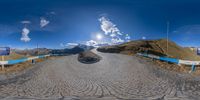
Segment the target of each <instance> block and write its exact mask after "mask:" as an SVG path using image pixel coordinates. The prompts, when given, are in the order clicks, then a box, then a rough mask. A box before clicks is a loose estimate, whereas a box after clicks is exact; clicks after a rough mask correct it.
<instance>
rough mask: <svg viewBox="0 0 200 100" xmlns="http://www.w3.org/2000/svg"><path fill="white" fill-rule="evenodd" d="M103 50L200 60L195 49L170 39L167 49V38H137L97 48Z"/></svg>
mask: <svg viewBox="0 0 200 100" xmlns="http://www.w3.org/2000/svg"><path fill="white" fill-rule="evenodd" d="M97 50H98V51H101V52H108V53H122V54H128V55H132V54H136V53H139V52H142V53H145V52H147V53H149V54H154V55H158V56H168V57H173V58H179V59H185V60H200V57H199V56H197V55H196V54H195V53H194V52H193V51H191V50H190V49H188V48H183V47H181V46H179V45H177V44H176V43H174V42H172V41H169V42H168V50H167V40H166V39H159V40H137V41H131V42H127V43H124V44H120V45H115V46H105V47H100V48H98V49H97Z"/></svg>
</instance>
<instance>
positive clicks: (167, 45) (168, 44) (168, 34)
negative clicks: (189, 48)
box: [167, 21, 169, 54]
mask: <svg viewBox="0 0 200 100" xmlns="http://www.w3.org/2000/svg"><path fill="white" fill-rule="evenodd" d="M168 48H169V21H167V54H168Z"/></svg>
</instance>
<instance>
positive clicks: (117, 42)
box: [111, 38, 124, 44]
mask: <svg viewBox="0 0 200 100" xmlns="http://www.w3.org/2000/svg"><path fill="white" fill-rule="evenodd" d="M111 41H112V43H114V44H119V43H123V42H124V40H122V39H121V38H112V39H111Z"/></svg>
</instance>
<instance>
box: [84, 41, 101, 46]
mask: <svg viewBox="0 0 200 100" xmlns="http://www.w3.org/2000/svg"><path fill="white" fill-rule="evenodd" d="M86 45H87V46H94V47H96V46H98V43H97V42H96V41H94V40H89V41H86Z"/></svg>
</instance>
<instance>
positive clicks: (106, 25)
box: [99, 17, 122, 35]
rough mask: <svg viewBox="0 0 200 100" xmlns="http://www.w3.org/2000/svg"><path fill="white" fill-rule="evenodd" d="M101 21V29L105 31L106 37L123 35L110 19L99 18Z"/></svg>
mask: <svg viewBox="0 0 200 100" xmlns="http://www.w3.org/2000/svg"><path fill="white" fill-rule="evenodd" d="M99 21H100V22H101V29H102V30H103V31H104V33H105V34H106V35H108V34H118V35H122V33H121V32H120V30H119V29H118V28H117V26H116V25H115V24H113V23H112V22H111V21H110V20H109V19H107V18H105V17H101V18H99Z"/></svg>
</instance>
